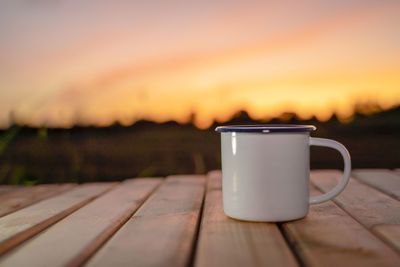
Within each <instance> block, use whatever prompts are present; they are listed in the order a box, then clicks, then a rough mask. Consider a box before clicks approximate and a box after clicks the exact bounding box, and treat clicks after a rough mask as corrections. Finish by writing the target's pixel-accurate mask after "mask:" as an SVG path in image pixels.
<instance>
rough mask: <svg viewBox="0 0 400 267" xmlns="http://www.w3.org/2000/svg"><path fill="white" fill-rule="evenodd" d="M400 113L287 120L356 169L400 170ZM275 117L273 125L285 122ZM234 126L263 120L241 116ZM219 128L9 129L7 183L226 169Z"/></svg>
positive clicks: (0, 158) (321, 157)
mask: <svg viewBox="0 0 400 267" xmlns="http://www.w3.org/2000/svg"><path fill="white" fill-rule="evenodd" d="M399 114H400V113H399V108H396V109H393V110H390V111H386V112H381V113H378V114H375V115H371V116H366V115H358V117H356V118H355V119H354V120H353V121H352V122H350V123H346V124H344V123H341V122H339V121H338V120H337V119H336V118H332V119H331V120H329V121H328V122H325V123H319V122H318V121H316V120H315V119H312V120H309V121H299V120H297V119H296V118H295V117H293V116H292V117H291V118H289V119H287V118H286V121H284V122H285V123H303V124H316V125H317V127H318V130H317V131H316V132H314V133H312V136H316V137H325V138H332V139H336V140H338V141H340V142H342V143H343V144H344V145H346V146H347V147H348V149H349V151H350V153H351V156H352V163H353V167H354V168H399V167H400V115H399ZM282 122H283V121H282V120H279V119H275V120H273V121H270V123H282ZM228 123H229V124H234V123H235V124H237V123H261V122H254V121H252V120H251V119H250V118H249V117H248V116H247V114H246V113H244V112H241V113H238V114H237V116H236V117H234V118H233V119H232V120H231V121H230V122H228ZM214 127H215V125H213V126H212V127H211V128H210V129H208V130H199V129H197V128H196V127H194V126H193V125H192V124H191V123H188V124H186V125H179V124H177V123H175V122H167V123H163V124H156V123H152V122H147V121H141V122H138V123H136V124H134V125H132V126H130V127H122V126H120V125H113V126H111V127H106V128H96V127H75V128H72V129H46V128H29V127H21V126H13V127H11V128H10V129H7V130H4V131H3V132H1V133H0V134H1V139H0V183H2V184H37V183H58V182H90V181H111V180H123V179H126V178H129V177H137V176H165V175H169V174H183V173H206V172H207V171H209V170H212V169H217V168H220V161H221V160H220V139H219V135H218V134H217V133H215V132H214V130H213V129H214ZM311 168H342V160H341V159H340V156H339V154H338V153H337V152H335V151H331V150H329V149H323V148H312V149H311Z"/></svg>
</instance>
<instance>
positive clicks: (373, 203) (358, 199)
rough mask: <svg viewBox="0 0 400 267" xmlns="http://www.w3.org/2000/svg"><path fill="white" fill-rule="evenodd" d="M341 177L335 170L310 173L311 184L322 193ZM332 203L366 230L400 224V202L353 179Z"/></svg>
mask: <svg viewBox="0 0 400 267" xmlns="http://www.w3.org/2000/svg"><path fill="white" fill-rule="evenodd" d="M341 177H342V173H341V172H339V171H337V170H319V171H317V170H316V171H312V172H311V181H312V183H313V184H314V185H315V186H316V187H317V188H318V189H320V190H321V191H323V192H327V191H329V190H331V189H332V188H333V187H334V186H335V185H336V184H337V183H338V182H339V180H340V179H341ZM334 201H335V202H336V203H337V204H338V205H339V206H340V207H341V208H343V209H344V210H346V211H347V212H348V213H350V214H351V216H353V217H354V218H355V219H357V220H358V221H359V222H360V223H361V224H363V225H364V226H366V227H367V228H372V226H374V225H378V224H400V202H399V201H397V200H396V199H393V198H392V197H390V196H388V195H386V194H384V193H382V192H381V191H379V190H377V189H375V188H373V187H371V186H369V185H366V184H364V183H361V182H359V181H358V180H356V179H354V178H351V179H350V182H349V184H348V185H347V187H346V188H345V189H344V191H343V192H342V193H341V194H340V195H339V196H337V197H336V198H335V199H334Z"/></svg>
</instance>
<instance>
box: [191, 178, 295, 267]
mask: <svg viewBox="0 0 400 267" xmlns="http://www.w3.org/2000/svg"><path fill="white" fill-rule="evenodd" d="M194 266H195V267H213V266H216V267H220V266H221V267H223V266H232V267H234V266H298V264H297V261H296V259H295V257H294V255H293V254H292V252H291V250H290V248H289V247H288V246H287V244H286V242H285V239H284V237H283V236H282V234H281V232H280V230H279V228H278V227H277V225H276V224H273V223H254V222H244V221H238V220H234V219H231V218H229V217H227V216H226V215H225V214H224V212H223V208H222V191H221V172H220V171H213V172H211V173H210V174H209V176H208V186H207V193H206V199H205V202H204V211H203V217H202V221H201V226H200V233H199V241H198V243H197V251H196V256H195V262H194Z"/></svg>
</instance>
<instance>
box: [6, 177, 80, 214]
mask: <svg viewBox="0 0 400 267" xmlns="http://www.w3.org/2000/svg"><path fill="white" fill-rule="evenodd" d="M74 186H75V185H73V184H64V185H37V186H26V187H24V188H19V189H18V190H13V191H11V192H8V193H6V194H2V195H0V217H2V216H4V215H7V214H9V213H11V212H14V211H17V210H19V209H22V208H24V207H27V206H29V205H32V204H34V203H36V202H39V201H40V200H43V199H46V198H49V197H51V196H54V195H56V194H60V193H61V192H64V191H66V190H69V189H72V188H73V187H74Z"/></svg>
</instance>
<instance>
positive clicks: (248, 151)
mask: <svg viewBox="0 0 400 267" xmlns="http://www.w3.org/2000/svg"><path fill="white" fill-rule="evenodd" d="M315 129H316V128H315V126H312V125H236V126H220V127H217V128H216V131H217V132H220V133H221V153H222V194H223V207H224V212H225V214H226V215H228V216H229V217H232V218H235V219H239V220H245V221H259V222H280V221H290V220H295V219H299V218H303V217H304V216H306V215H307V213H308V207H309V204H316V203H321V202H324V201H327V200H329V199H332V198H334V197H335V196H337V195H338V194H339V193H340V192H342V190H343V189H344V188H345V186H346V185H347V183H348V181H349V178H350V172H351V161H350V154H349V152H348V151H347V149H346V148H345V147H344V146H343V145H342V144H340V143H338V142H336V141H334V140H330V139H322V138H313V137H310V132H311V131H313V130H315ZM310 146H324V147H330V148H333V149H336V150H338V151H339V152H340V153H341V155H342V157H343V160H344V173H343V178H342V180H341V181H340V183H339V184H338V185H337V186H336V187H335V188H334V189H333V190H332V191H330V192H328V193H326V194H323V195H319V196H315V197H310V196H309V179H310V178H309V175H310V163H309V162H310Z"/></svg>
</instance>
